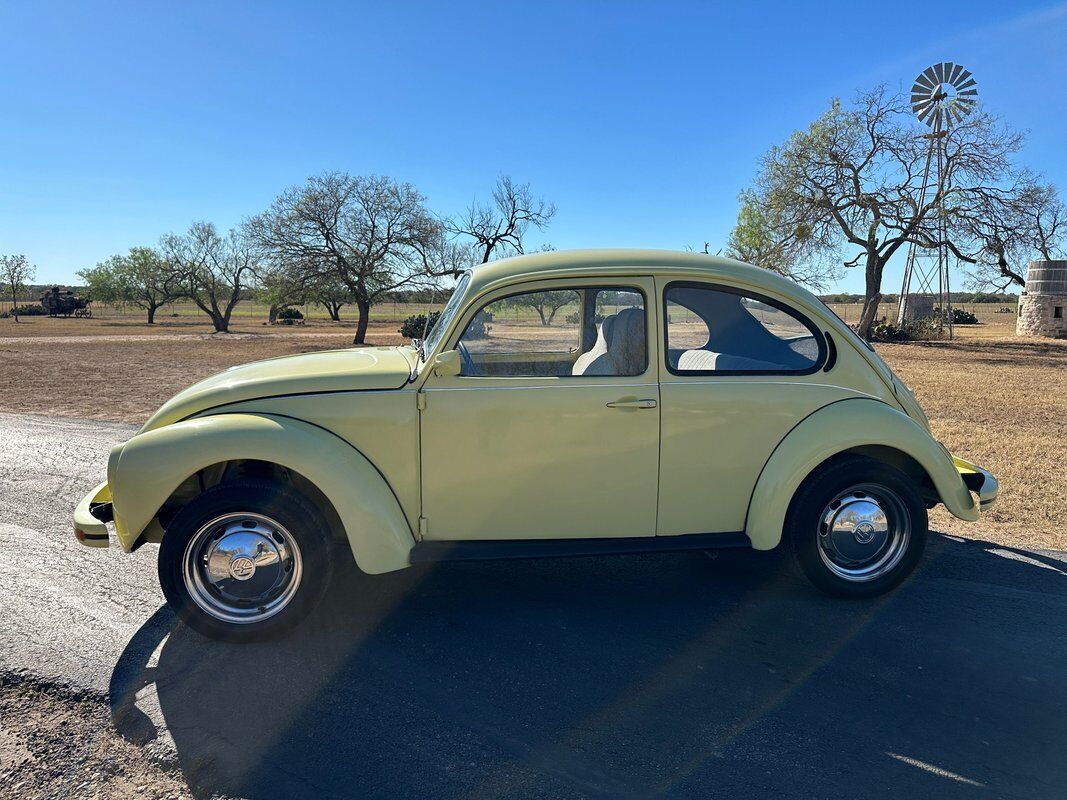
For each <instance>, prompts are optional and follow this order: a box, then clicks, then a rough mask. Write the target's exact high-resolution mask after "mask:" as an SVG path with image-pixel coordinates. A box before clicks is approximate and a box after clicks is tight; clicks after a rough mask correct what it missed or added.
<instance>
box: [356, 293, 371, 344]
mask: <svg viewBox="0 0 1067 800" xmlns="http://www.w3.org/2000/svg"><path fill="white" fill-rule="evenodd" d="M356 311H358V312H359V318H358V321H357V322H356V336H355V338H354V339H352V344H364V342H365V340H366V338H367V324H368V323H369V322H370V302H369V301H367V300H356Z"/></svg>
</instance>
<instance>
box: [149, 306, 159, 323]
mask: <svg viewBox="0 0 1067 800" xmlns="http://www.w3.org/2000/svg"><path fill="white" fill-rule="evenodd" d="M157 308H159V306H156V305H152V304H149V306H148V324H149V325H155V324H156V309H157Z"/></svg>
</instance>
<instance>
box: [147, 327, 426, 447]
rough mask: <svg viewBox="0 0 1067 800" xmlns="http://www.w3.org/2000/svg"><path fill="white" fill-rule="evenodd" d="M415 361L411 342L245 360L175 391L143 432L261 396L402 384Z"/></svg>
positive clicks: (385, 387)
mask: <svg viewBox="0 0 1067 800" xmlns="http://www.w3.org/2000/svg"><path fill="white" fill-rule="evenodd" d="M414 366H415V353H414V351H413V350H412V349H411V348H410V347H358V348H355V347H354V348H350V349H346V350H326V351H323V352H318V353H301V354H299V355H294V356H282V357H280V358H269V359H267V360H266V361H254V362H252V363H251V364H241V365H240V366H236V367H230V368H229V369H228V370H226V371H225V372H220V373H219V374H218V375H212V376H211V377H210V378H206V379H204V380H202V381H200V382H199V383H194V384H193V385H192V386H190V387H189V388H188V389H185V390H184V391H181V392H179V393H178V394H176V395H174V397H172V398H171V399H170V400H168V401H167V402H166V403H164V404H163V405H162V406H161V407H160V409H159V410H158V411H156V413H155V414H153V415H152V416H151V417H150V418H149V420H148V422H146V423H145V425H144V427H143V428H141V430H140V433H144V432H145V431H150V430H154V429H155V428H161V427H163V426H164V425H171V424H173V423H175V422H180V421H181V420H183V419H186V418H188V417H191V416H193V415H194V414H198V413H200V412H201V411H207V410H208V409H211V408H215V407H217V406H223V405H229V404H230V403H239V402H242V401H245V400H255V399H256V398H259V397H277V396H278V395H287V394H317V393H319V392H354V391H361V390H367V389H399V388H400V387H402V386H404V385H405V384H406V383H407V382H408V381H409V380H410V378H411V370H412V369H413V368H414Z"/></svg>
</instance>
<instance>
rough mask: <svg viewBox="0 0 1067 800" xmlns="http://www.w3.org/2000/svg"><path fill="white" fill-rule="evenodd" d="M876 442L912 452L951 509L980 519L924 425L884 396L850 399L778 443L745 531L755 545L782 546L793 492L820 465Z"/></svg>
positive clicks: (764, 547)
mask: <svg viewBox="0 0 1067 800" xmlns="http://www.w3.org/2000/svg"><path fill="white" fill-rule="evenodd" d="M870 445H877V446H882V447H889V448H892V449H894V450H899V451H901V452H902V453H905V454H906V455H908V456H911V458H913V459H914V460H915V461H916V462H918V464H919V465H920V466H921V467H922V468H923V469H924V470H925V471H926V473H927V475H928V476H929V477H930V480H931V482H932V483H933V485H934V488H935V489H936V490H937V493H938V495H939V497H940V498H941V502H943V503H944V504H945V507H946V508H948V510H949V511H951V512H952V513H953V514H954V515H955V516H957V517H959V518H960V519H964V520H968V521H971V522H973V521H974V520H976V519H978V506H977V504H976V503H975V502H974V499H973V498H972V497H971V493H970V491H968V489H967V487H966V486H965V485H964V483H963V479H962V478H961V477H960V474H959V472H958V471H957V469H956V466H955V464H954V463H953V461H952V457H951V456H950V455H949V454H948V451H946V450H945V449H944V448H943V447H942V446H941V445H939V444H938V443H937V441H936V440H935V439H934V438H933V437H932V436H931V435H930V434H929V433H928V432H927V431H926V430H925V429H924V428H922V427H921V426H920V425H918V424H917V423H916V422H915V421H914V420H913V419H911V418H910V417H908V416H907V415H906V414H904V413H902V412H900V411H898V410H897V409H895V408H893V407H892V406H890V405H888V404H886V403H883V402H881V401H879V400H872V399H868V398H850V399H848V400H840V401H838V402H836V403H831V404H830V405H827V406H823V407H822V408H821V409H819V410H818V411H816V412H814V413H813V414H811V415H810V416H808V417H806V418H805V419H804V420H803V421H801V422H800V423H799V424H798V425H797V426H796V427H795V428H793V430H791V431H790V432H789V433H788V434H786V436H785V438H784V439H782V441H781V442H779V443H778V446H777V447H776V448H775V450H774V452H773V453H772V454H771V457H770V458H769V459H768V460H767V463H766V464H765V465H764V467H763V471H762V472H761V473H760V476H759V479H758V480H757V481H756V487H755V489H754V490H753V492H752V497H751V499H750V500H749V506H748V517H747V520H746V523H745V532H746V533H747V534H748V537H749V539H751V541H752V546H753V547H754V548H756V549H757V550H770V549H772V548H774V547H776V546H777V545H778V542H779V541H781V538H782V529H783V527H784V525H785V517H786V513H787V512H788V511H789V504H790V502H792V499H793V495H794V494H795V493H796V491H797V489H798V488H799V487H800V484H801V483H802V482H803V481H804V479H805V478H806V477H808V475H810V474H811V473H812V471H813V470H814V469H815V468H816V467H818V466H819V465H820V464H822V463H823V462H824V461H826V460H827V459H828V458H831V457H832V456H835V455H837V454H838V453H842V452H844V451H846V450H852V449H854V448H858V447H864V446H870Z"/></svg>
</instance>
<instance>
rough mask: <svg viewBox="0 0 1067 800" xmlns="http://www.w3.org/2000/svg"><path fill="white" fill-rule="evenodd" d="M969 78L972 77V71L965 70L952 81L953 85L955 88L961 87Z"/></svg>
mask: <svg viewBox="0 0 1067 800" xmlns="http://www.w3.org/2000/svg"><path fill="white" fill-rule="evenodd" d="M969 77H971V71H970V70H969V69H965V70H963V72H961V73H960V74H959V75H957V76H956V78H955V80H953V81H952V85H953V86H959V85H960V84H961V83H963V82H964V81H965V80H967V79H968V78H969Z"/></svg>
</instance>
